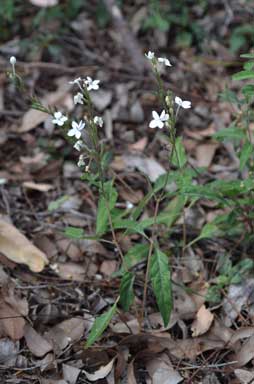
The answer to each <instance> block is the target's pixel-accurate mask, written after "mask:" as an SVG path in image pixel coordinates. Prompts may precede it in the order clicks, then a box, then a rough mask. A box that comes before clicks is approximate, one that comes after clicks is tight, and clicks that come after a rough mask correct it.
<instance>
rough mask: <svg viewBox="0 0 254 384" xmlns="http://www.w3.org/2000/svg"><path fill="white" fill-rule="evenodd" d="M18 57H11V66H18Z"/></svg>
mask: <svg viewBox="0 0 254 384" xmlns="http://www.w3.org/2000/svg"><path fill="white" fill-rule="evenodd" d="M16 61H17V60H16V57H15V56H12V57H10V63H11V65H15V64H16Z"/></svg>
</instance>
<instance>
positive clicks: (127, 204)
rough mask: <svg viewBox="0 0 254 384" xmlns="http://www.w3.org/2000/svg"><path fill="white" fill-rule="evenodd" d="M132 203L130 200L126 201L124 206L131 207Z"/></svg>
mask: <svg viewBox="0 0 254 384" xmlns="http://www.w3.org/2000/svg"><path fill="white" fill-rule="evenodd" d="M133 207H134V205H133V204H132V203H131V202H130V201H126V208H127V209H132V208H133Z"/></svg>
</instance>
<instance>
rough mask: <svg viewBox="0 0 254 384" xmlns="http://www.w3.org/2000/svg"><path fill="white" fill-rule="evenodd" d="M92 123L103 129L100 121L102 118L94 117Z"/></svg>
mask: <svg viewBox="0 0 254 384" xmlns="http://www.w3.org/2000/svg"><path fill="white" fill-rule="evenodd" d="M93 121H94V124H97V125H99V127H101V128H102V127H103V119H102V117H100V116H95V117H94V119H93Z"/></svg>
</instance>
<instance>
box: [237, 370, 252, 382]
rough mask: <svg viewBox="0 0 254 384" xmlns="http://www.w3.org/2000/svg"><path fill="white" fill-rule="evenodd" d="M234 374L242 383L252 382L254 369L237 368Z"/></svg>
mask: <svg viewBox="0 0 254 384" xmlns="http://www.w3.org/2000/svg"><path fill="white" fill-rule="evenodd" d="M234 374H235V375H236V377H237V378H238V380H239V381H240V383H241V384H251V383H253V380H254V371H250V370H246V369H235V371H234Z"/></svg>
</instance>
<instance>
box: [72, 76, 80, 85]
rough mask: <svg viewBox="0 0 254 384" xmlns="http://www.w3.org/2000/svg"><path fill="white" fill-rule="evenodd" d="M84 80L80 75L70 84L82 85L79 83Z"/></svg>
mask: <svg viewBox="0 0 254 384" xmlns="http://www.w3.org/2000/svg"><path fill="white" fill-rule="evenodd" d="M81 81H82V79H81V77H78V78H77V79H74V80H73V81H69V84H73V85H74V84H77V85H80V84H79V83H80V82H81Z"/></svg>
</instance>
